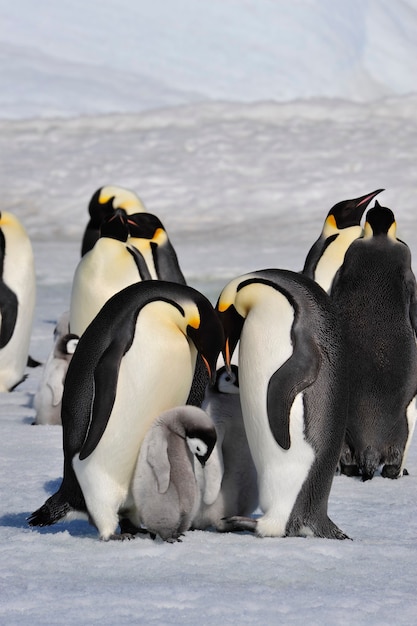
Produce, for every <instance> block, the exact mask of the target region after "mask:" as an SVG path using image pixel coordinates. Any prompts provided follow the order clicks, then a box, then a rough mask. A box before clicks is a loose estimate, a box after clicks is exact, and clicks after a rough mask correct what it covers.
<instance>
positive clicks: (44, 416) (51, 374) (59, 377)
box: [33, 311, 78, 424]
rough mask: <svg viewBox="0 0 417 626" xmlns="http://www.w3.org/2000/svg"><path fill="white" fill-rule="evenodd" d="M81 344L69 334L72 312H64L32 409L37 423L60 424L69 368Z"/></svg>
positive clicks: (55, 331) (58, 324)
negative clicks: (76, 349) (70, 313)
mask: <svg viewBox="0 0 417 626" xmlns="http://www.w3.org/2000/svg"><path fill="white" fill-rule="evenodd" d="M77 343H78V336H77V335H73V334H71V333H70V332H69V312H68V311H65V313H63V314H62V315H61V316H60V318H59V319H58V322H57V325H56V326H55V329H54V345H53V347H52V350H51V352H50V353H49V356H48V358H47V361H46V363H45V366H44V368H43V372H42V377H41V380H40V383H39V386H38V389H37V391H36V394H35V397H34V400H33V406H34V408H35V411H36V417H35V421H34V424H61V402H62V393H63V391H64V381H65V376H66V374H67V370H68V365H69V362H70V361H71V358H72V355H73V354H74V351H75V348H76V346H77Z"/></svg>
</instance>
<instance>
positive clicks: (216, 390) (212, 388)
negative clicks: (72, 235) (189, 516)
mask: <svg viewBox="0 0 417 626" xmlns="http://www.w3.org/2000/svg"><path fill="white" fill-rule="evenodd" d="M202 408H203V409H204V410H205V411H206V413H207V414H208V415H209V416H210V417H211V419H212V420H213V422H214V424H215V427H216V433H217V442H216V445H215V446H214V449H213V452H212V454H211V456H210V458H209V459H208V461H207V463H206V464H205V465H204V467H201V466H200V465H199V464H198V463H196V464H195V465H196V468H195V473H196V476H197V480H198V483H199V486H200V493H201V497H200V504H199V508H198V510H197V511H196V513H195V515H194V518H193V523H192V527H193V528H194V529H200V530H204V529H206V528H209V527H214V528H216V530H218V531H219V532H224V531H227V530H229V524H228V523H227V521H226V519H227V518H229V517H232V516H233V515H240V516H242V515H243V516H247V515H251V514H252V513H253V512H254V511H255V509H256V508H257V507H258V486H257V475H256V468H255V465H254V463H253V460H252V456H251V453H250V449H249V445H248V440H247V437H246V432H245V426H244V423H243V416H242V409H241V406H240V395H239V371H238V367H237V365H235V364H231V366H230V372H228V371H227V370H226V368H225V367H224V366H222V367H220V368H219V369H218V370H217V373H216V381H215V384H214V385H208V386H207V390H206V394H205V398H204V401H203V404H202Z"/></svg>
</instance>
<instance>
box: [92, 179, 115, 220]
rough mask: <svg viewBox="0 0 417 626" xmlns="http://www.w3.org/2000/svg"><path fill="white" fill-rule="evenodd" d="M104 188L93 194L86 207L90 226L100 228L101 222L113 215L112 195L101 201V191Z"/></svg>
mask: <svg viewBox="0 0 417 626" xmlns="http://www.w3.org/2000/svg"><path fill="white" fill-rule="evenodd" d="M103 189H105V187H100V188H99V189H97V191H95V192H94V193H93V195H92V196H91V200H90V202H89V205H88V212H89V214H90V218H91V219H90V226H95V227H96V228H99V227H100V224H101V223H102V221H103V220H104V219H105V218H106V217H109V216H110V215H112V214H113V211H114V209H113V200H114V195H113V196H110V197H109V198H106V200H105V201H102V199H101V198H102V191H103Z"/></svg>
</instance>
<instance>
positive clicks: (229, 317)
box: [217, 303, 245, 374]
mask: <svg viewBox="0 0 417 626" xmlns="http://www.w3.org/2000/svg"><path fill="white" fill-rule="evenodd" d="M217 314H218V316H219V319H220V322H221V323H222V326H223V329H224V334H225V342H224V344H223V350H222V353H223V358H224V362H225V365H226V370H227V372H228V374H231V373H232V369H231V361H232V356H233V352H234V351H235V349H236V346H237V344H238V342H239V339H240V335H241V333H242V328H243V323H244V321H245V319H244V318H243V317H242V316H241V315H239V313H238V312H237V310H236V308H235V307H234V305H233V304H231V305H230V306H228V307H227V308H226V309H224V308H223V307H222V308H221V310H219V303H217Z"/></svg>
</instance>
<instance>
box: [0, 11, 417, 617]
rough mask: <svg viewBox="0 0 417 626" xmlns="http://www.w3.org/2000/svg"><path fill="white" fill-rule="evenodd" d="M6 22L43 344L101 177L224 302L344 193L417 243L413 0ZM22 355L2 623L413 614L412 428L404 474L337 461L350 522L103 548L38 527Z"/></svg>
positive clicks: (47, 481) (1, 21)
mask: <svg viewBox="0 0 417 626" xmlns="http://www.w3.org/2000/svg"><path fill="white" fill-rule="evenodd" d="M0 25H1V26H0V56H1V58H2V63H1V67H0V84H1V85H2V89H1V90H0V183H1V189H2V197H1V201H0V210H1V209H4V210H6V209H7V210H9V211H12V212H14V213H15V214H16V215H17V216H18V217H19V218H20V219H21V221H22V222H23V224H24V225H25V227H26V228H27V230H28V232H29V234H30V236H31V238H32V241H33V246H34V251H35V261H36V270H37V278H38V294H37V307H36V316H35V323H34V328H33V335H32V342H31V355H32V356H33V357H35V358H39V359H41V360H45V358H46V356H47V354H48V352H49V350H50V347H51V343H52V331H53V325H54V322H55V320H56V318H57V316H58V315H59V314H60V313H62V312H63V311H64V310H65V309H67V308H68V305H69V295H70V288H71V281H72V276H73V272H74V269H75V267H76V264H77V262H78V259H79V253H80V245H81V235H82V232H83V229H84V226H85V223H86V221H87V204H88V201H89V199H90V197H91V195H92V194H93V192H94V191H95V190H96V189H97V188H98V187H100V186H102V185H105V184H109V183H114V184H119V185H123V186H126V187H128V188H131V189H133V190H135V191H136V192H137V193H138V194H139V195H140V196H141V198H142V200H143V201H144V203H145V205H146V206H147V208H148V210H149V211H150V212H153V213H156V214H157V215H158V216H159V217H160V219H161V220H162V221H163V223H164V224H165V226H166V228H167V230H168V233H169V235H170V237H171V240H172V242H173V244H174V245H175V248H176V250H177V254H178V257H179V261H180V264H181V267H182V269H183V271H184V273H185V275H186V278H187V280H188V283H189V284H190V285H192V286H194V287H197V288H198V289H200V290H201V291H203V292H204V293H205V294H206V295H207V296H208V297H210V299H211V300H212V301H213V302H214V301H215V300H216V298H217V296H218V294H219V292H220V290H221V288H222V287H223V286H224V285H225V284H226V282H227V281H228V280H229V279H230V278H232V277H234V276H236V275H238V274H241V273H243V272H246V271H249V270H253V269H261V268H264V267H286V268H290V269H295V270H299V269H301V267H302V265H303V262H304V258H305V255H306V253H307V251H308V249H309V247H310V245H311V243H312V242H313V241H314V240H315V239H316V237H317V236H318V234H319V232H320V230H321V226H322V223H323V220H324V217H325V215H326V213H327V211H328V209H329V208H330V207H331V206H332V205H333V204H334V203H335V202H337V201H339V200H342V199H346V198H353V197H357V196H360V195H363V194H365V193H367V192H370V191H373V190H374V189H377V188H380V187H383V188H385V189H386V191H385V192H383V193H382V194H381V195H380V196H379V197H378V198H379V200H380V202H381V203H382V204H383V205H385V206H389V207H390V208H391V209H393V211H394V212H395V214H396V217H397V221H398V235H399V237H400V238H402V239H404V240H405V241H406V242H407V243H408V244H409V246H410V248H411V251H412V254H413V258H414V259H415V258H417V241H416V233H417V214H416V205H415V198H416V192H417V177H416V166H415V164H416V162H417V79H416V78H415V77H416V76H417V72H416V70H417V67H416V64H417V54H416V41H417V38H416V36H415V35H416V32H417V2H416V1H415V0H413V1H412V0H408V1H405V0H403V1H402V2H396V3H395V7H394V6H393V3H392V2H389V0H369V1H368V2H363V1H360V0H357V1H354V0H352V1H351V2H349V3H347V2H342V1H341V0H340V1H336V2H330V0H329V1H326V0H321V1H319V0H310V1H308V0H302V1H301V0H300V1H299V2H296V3H295V2H294V3H287V2H279V1H276V2H270V1H269V0H261V1H258V0H256V1H255V0H246V1H243V0H241V1H240V2H237V0H226V1H223V0H215V1H214V2H210V3H205V2H204V3H203V2H200V1H197V2H191V1H190V0H188V1H187V0H172V1H170V2H163V0H154V2H152V3H146V2H144V1H143V0H140V1H137V2H134V1H133V0H131V1H130V2H129V0H117V2H116V0H114V1H112V0H107V1H106V2H105V3H102V2H99V1H98V0H88V1H84V2H78V1H77V0H71V1H68V2H62V3H54V2H52V0H44V1H43V2H39V3H37V4H36V7H35V5H34V4H33V3H32V2H30V1H29V0H18V1H17V2H15V3H13V4H11V3H6V2H5V1H4V0H0ZM303 46H304V48H303ZM329 98H332V99H329ZM414 268H415V270H417V266H416V265H414ZM28 374H29V376H28V378H27V380H26V381H25V382H24V383H23V384H22V385H21V386H20V387H18V389H17V390H16V391H14V392H13V393H10V394H2V397H1V398H0V411H1V413H0V432H1V437H0V468H1V471H0V502H1V505H0V538H1V543H0V623H2V624H3V623H4V624H8V625H9V624H13V625H23V624H31V625H33V624H65V625H69V624H80V623H85V624H94V623H100V624H104V625H109V626H112V625H114V624H158V625H161V624H178V623H181V624H190V625H194V624H202V625H217V624H220V623H223V624H235V623H241V624H262V625H264V624H285V625H287V624H304V623H308V624H312V625H315V624H317V625H318V624H320V625H323V624H326V625H327V624H328V625H336V624H340V625H350V624H352V623H356V624H358V625H365V624H366V625H369V624H372V625H373V624H375V625H378V626H380V625H385V624H386V625H388V624H392V623H396V624H398V625H399V626H403V625H404V626H406V625H407V626H408V625H409V624H412V623H414V622H415V616H416V614H417V598H416V591H415V590H416V583H417V565H416V563H417V538H416V537H417V515H416V513H417V508H416V502H417V441H416V440H414V441H413V444H412V446H411V449H410V454H409V459H408V463H407V467H408V470H409V473H410V475H409V476H407V477H404V478H402V479H399V480H398V481H389V480H387V479H383V478H381V477H380V476H377V477H375V478H374V479H373V480H372V481H370V482H367V483H361V482H360V481H358V480H356V479H352V478H347V477H340V476H337V477H335V480H334V483H333V487H332V492H331V496H330V503H329V513H330V516H331V517H332V519H333V520H334V521H335V522H336V523H337V524H338V526H339V527H340V528H341V529H342V530H344V531H345V532H346V533H347V534H348V535H349V536H350V537H351V538H352V539H353V541H344V542H337V541H330V540H320V539H311V538H309V539H302V538H295V539H290V538H287V539H258V538H256V537H253V536H251V535H247V534H239V535H229V534H227V535H221V534H216V533H212V532H203V531H195V532H192V533H188V534H187V535H186V537H185V538H184V540H183V542H182V543H178V544H174V545H170V544H169V545H168V544H163V543H162V542H160V541H158V540H157V541H155V542H153V541H152V540H151V539H148V538H137V539H136V540H135V541H131V542H123V543H122V542H116V543H111V542H110V543H102V542H100V541H99V540H98V539H97V534H96V531H95V530H94V528H92V527H90V526H89V525H88V524H87V523H86V522H81V521H80V522H72V523H68V524H61V525H57V526H55V527H51V528H46V529H30V528H29V527H28V526H27V524H26V517H27V516H28V514H30V513H31V512H32V511H33V510H35V509H36V508H38V507H39V506H40V505H41V504H42V503H43V502H44V500H45V499H46V497H48V495H50V494H51V493H53V492H54V491H55V490H56V488H57V486H58V485H59V482H60V477H61V475H62V448H61V428H60V427H53V426H37V427H34V426H31V422H32V420H33V418H34V410H33V408H32V400H33V394H34V392H35V391H36V388H37V384H38V381H39V378H40V374H41V372H40V370H39V369H35V370H28Z"/></svg>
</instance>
